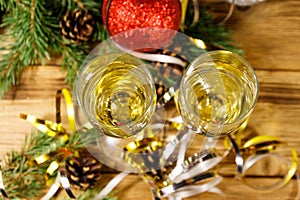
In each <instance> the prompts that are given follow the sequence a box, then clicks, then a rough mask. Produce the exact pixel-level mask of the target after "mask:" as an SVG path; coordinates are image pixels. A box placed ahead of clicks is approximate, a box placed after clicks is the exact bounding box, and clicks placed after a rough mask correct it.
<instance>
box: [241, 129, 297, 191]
mask: <svg viewBox="0 0 300 200" xmlns="http://www.w3.org/2000/svg"><path fill="white" fill-rule="evenodd" d="M280 146H284V147H287V148H289V149H290V152H291V156H292V159H291V164H290V166H289V169H288V172H287V174H286V175H285V176H284V178H283V179H282V180H281V181H279V182H278V183H276V184H274V185H271V186H253V185H251V184H248V182H247V180H246V177H245V173H246V171H247V170H248V169H249V168H250V167H251V166H253V165H254V164H255V163H256V162H258V161H259V160H260V159H262V158H264V157H267V156H274V155H275V156H278V157H279V158H281V159H282V160H283V161H284V160H285V159H286V158H285V157H282V156H280V155H278V154H276V149H277V148H279V147H280ZM240 151H241V153H242V155H244V156H245V157H248V158H247V159H246V160H245V165H244V170H243V174H242V178H243V180H244V182H245V183H246V184H248V185H250V186H251V187H253V188H255V189H258V190H276V189H279V188H282V187H283V186H285V185H286V184H287V183H288V182H289V181H290V180H291V179H292V177H293V176H294V175H295V173H296V171H297V166H298V155H297V152H296V150H295V149H294V148H292V147H289V146H288V144H287V143H286V142H283V141H282V140H280V139H279V138H278V137H276V136H266V135H260V136H256V137H253V138H251V139H250V140H248V141H247V142H245V143H244V144H243V145H242V147H241V149H240Z"/></svg>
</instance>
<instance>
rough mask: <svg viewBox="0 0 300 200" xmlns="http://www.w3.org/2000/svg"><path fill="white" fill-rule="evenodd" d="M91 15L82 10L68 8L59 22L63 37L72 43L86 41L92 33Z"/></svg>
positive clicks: (92, 21)
mask: <svg viewBox="0 0 300 200" xmlns="http://www.w3.org/2000/svg"><path fill="white" fill-rule="evenodd" d="M94 26H95V21H94V19H93V16H92V15H91V14H89V13H87V12H85V11H83V10H80V9H75V10H69V11H68V12H67V13H66V14H65V15H64V17H63V18H62V19H61V20H60V22H59V27H60V28H61V33H62V35H63V37H64V38H66V39H69V40H71V41H72V42H74V43H80V42H87V41H89V40H90V39H91V37H92V36H93V33H94V29H95V28H94Z"/></svg>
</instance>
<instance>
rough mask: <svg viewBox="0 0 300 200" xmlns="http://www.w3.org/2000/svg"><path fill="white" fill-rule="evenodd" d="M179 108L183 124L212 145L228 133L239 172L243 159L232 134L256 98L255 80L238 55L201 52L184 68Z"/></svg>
mask: <svg viewBox="0 0 300 200" xmlns="http://www.w3.org/2000/svg"><path fill="white" fill-rule="evenodd" d="M177 98H178V99H177V101H178V109H179V112H180V113H181V116H182V119H183V121H184V122H185V124H186V125H187V126H188V127H189V128H190V129H192V130H194V131H195V132H196V133H198V134H201V135H203V136H206V142H205V146H204V148H205V149H211V148H212V147H214V146H215V144H216V143H217V138H219V137H220V136H228V138H229V139H230V141H231V143H232V146H233V148H234V150H235V154H236V156H235V162H236V165H237V171H238V173H239V174H242V172H243V165H244V160H243V158H242V156H241V154H240V151H239V147H238V145H237V143H236V142H235V140H234V139H233V137H232V136H231V134H232V133H233V132H235V131H237V130H238V128H239V127H241V126H242V124H243V123H245V122H246V121H247V119H248V117H249V115H250V113H251V112H252V110H253V108H254V106H255V103H256V101H257V98H258V80H257V77H256V75H255V72H254V70H253V68H252V67H251V65H250V64H249V63H248V62H247V61H246V60H245V59H244V58H243V57H241V56H239V55H237V54H235V53H233V52H229V51H224V50H216V51H210V52H208V53H205V54H202V55H200V56H199V57H198V58H197V59H195V60H194V61H193V62H192V63H191V64H190V65H189V66H188V68H187V69H186V71H185V73H184V75H183V77H182V81H181V85H180V88H179V92H178V97H177Z"/></svg>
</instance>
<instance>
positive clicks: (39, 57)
mask: <svg viewBox="0 0 300 200" xmlns="http://www.w3.org/2000/svg"><path fill="white" fill-rule="evenodd" d="M0 5H1V8H2V9H3V10H5V11H6V14H5V15H4V16H3V23H2V24H1V25H0V27H1V28H2V29H4V32H3V34H2V35H1V36H0V42H1V43H2V44H3V45H2V48H0V96H3V95H4V94H5V92H6V91H8V90H9V88H10V87H11V86H12V85H17V84H18V83H19V79H20V75H21V73H22V71H23V70H24V69H25V68H26V67H28V66H33V65H45V64H46V62H47V61H49V60H50V58H51V55H52V54H57V55H59V56H60V55H62V57H63V62H62V69H63V70H64V71H65V72H66V81H67V82H68V83H70V84H71V83H72V82H73V81H74V79H75V77H76V73H77V71H78V69H79V68H80V66H81V63H82V61H83V59H84V58H85V56H86V55H87V54H88V52H89V50H90V49H89V46H90V44H87V43H82V44H80V45H75V44H72V43H70V41H68V40H66V39H64V38H63V37H62V35H61V33H60V28H59V26H58V24H59V21H60V20H61V18H62V16H63V14H65V13H66V12H67V10H69V9H75V8H81V9H85V10H87V11H89V12H90V13H91V14H92V15H93V16H94V18H95V22H96V30H95V34H94V37H93V41H92V42H96V41H100V40H105V39H106V38H107V33H106V31H105V29H104V28H103V24H102V23H101V12H100V11H101V1H89V0H84V1H82V2H80V1H79V0H76V1H75V0H74V1H73V0H53V1H45V0H0Z"/></svg>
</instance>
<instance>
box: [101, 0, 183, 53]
mask: <svg viewBox="0 0 300 200" xmlns="http://www.w3.org/2000/svg"><path fill="white" fill-rule="evenodd" d="M102 17H103V22H104V24H105V26H106V28H107V30H108V32H109V34H110V35H111V36H114V35H116V34H119V33H122V32H126V31H131V30H136V29H143V31H139V32H137V31H136V32H134V33H132V34H131V33H129V34H126V35H131V36H132V37H130V36H128V37H130V38H129V39H133V38H134V40H135V41H133V42H134V43H137V42H138V43H143V45H146V46H147V45H149V46H150V47H151V48H152V47H155V46H156V45H158V44H159V43H160V45H161V44H165V43H166V42H167V41H168V40H169V39H170V38H172V35H170V34H165V32H164V31H161V30H163V29H168V30H170V29H171V30H174V31H177V30H178V28H179V26H180V18H181V3H180V1H179V0H104V2H103V7H102ZM145 28H159V30H160V31H159V32H158V31H157V30H156V31H153V29H149V30H150V31H147V29H145ZM169 33H170V32H169ZM133 36H134V37H133ZM133 42H131V43H133ZM131 46H132V45H131ZM133 46H134V45H133Z"/></svg>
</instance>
